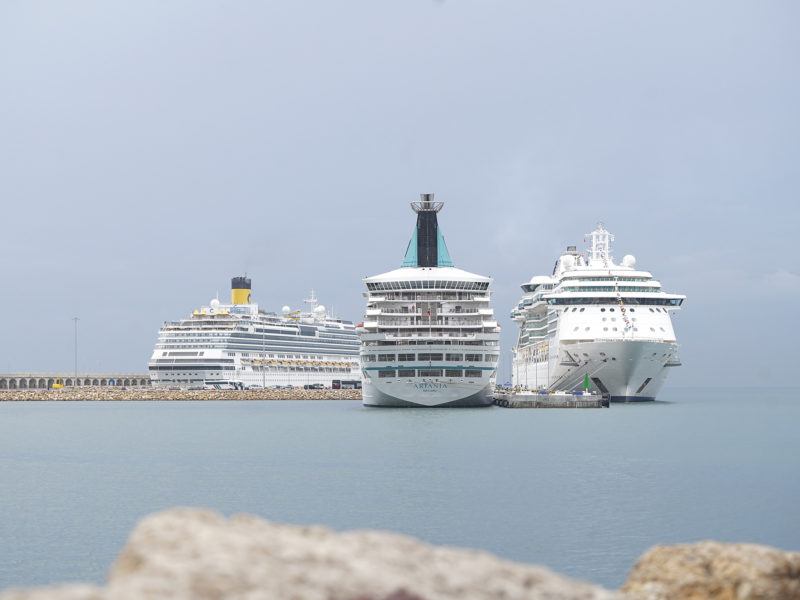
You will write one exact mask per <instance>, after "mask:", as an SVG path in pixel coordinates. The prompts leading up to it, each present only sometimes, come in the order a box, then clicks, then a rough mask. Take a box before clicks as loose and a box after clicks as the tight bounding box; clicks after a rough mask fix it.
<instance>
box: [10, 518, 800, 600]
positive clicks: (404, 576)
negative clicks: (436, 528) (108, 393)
mask: <svg viewBox="0 0 800 600" xmlns="http://www.w3.org/2000/svg"><path fill="white" fill-rule="evenodd" d="M698 556H702V557H703V558H702V559H698V558H697V557H698ZM723 556H724V557H726V558H724V559H722V558H721V557H723ZM681 557H683V558H681ZM715 560H721V562H720V563H719V564H718V565H717V566H716V567H713V566H712V567H711V568H707V566H708V565H709V564H713V563H714V561H715ZM704 561H710V562H704ZM754 563H755V564H756V566H755V567H754V566H753V565H754ZM723 565H724V566H723ZM665 569H666V570H667V571H668V572H669V576H667V577H665V576H664V571H665ZM631 578H632V579H631V580H629V581H628V583H626V585H625V587H624V588H623V589H622V590H621V591H609V590H605V589H603V588H600V587H597V586H594V585H591V584H587V583H583V582H579V581H575V580H572V579H568V578H566V577H563V576H561V575H558V574H556V573H553V572H552V571H549V570H548V569H545V568H543V567H539V566H534V565H521V564H516V563H513V562H510V561H507V560H501V559H499V558H497V557H495V556H492V555H490V554H487V553H484V552H477V551H473V550H463V549H456V548H444V547H436V546H431V545H429V544H425V543H422V542H420V541H417V540H415V539H413V538H410V537H407V536H403V535H398V534H393V533H382V532H376V531H352V532H345V533H336V532H333V531H331V530H329V529H326V528H324V527H298V526H292V525H281V524H276V523H271V522H268V521H265V520H263V519H259V518H257V517H252V516H234V517H232V518H230V519H226V518H224V517H222V516H221V515H218V514H216V513H214V512H210V511H206V510H200V509H187V508H184V509H173V510H170V511H166V512H163V513H158V514H155V515H151V516H149V517H147V518H145V519H144V520H143V521H142V522H141V523H139V525H138V526H137V527H136V529H135V530H134V531H133V533H132V535H131V536H130V538H129V540H128V542H127V544H126V545H125V547H124V549H123V550H122V553H121V554H120V556H119V558H118V559H117V560H116V562H115V563H114V565H113V566H112V568H111V570H110V573H109V578H108V583H107V585H106V586H105V587H102V588H101V587H95V586H91V585H84V584H71V585H62V586H54V587H48V588H38V589H30V590H9V591H6V592H5V593H0V600H44V599H52V600H134V599H161V598H168V599H175V600H178V599H180V600H183V599H186V600H189V599H193V600H212V599H214V600H217V599H223V598H225V599H242V600H244V599H247V600H261V599H264V600H266V599H272V598H275V599H304V600H306V599H307V600H448V599H455V598H458V599H462V600H470V599H475V600H489V599H501V598H502V599H505V600H513V599H523V598H524V599H527V600H537V599H540V600H544V599H548V600H568V599H569V600H578V599H580V600H604V599H611V598H618V599H624V598H629V599H643V598H649V599H653V600H661V599H662V598H664V599H666V598H680V599H684V598H686V599H688V598H697V599H699V598H715V599H719V600H722V599H729V598H730V599H734V598H736V599H740V600H744V599H749V598H753V599H755V598H769V599H772V598H774V599H778V598H780V599H790V600H791V599H793V598H800V595H798V594H799V592H798V587H797V586H798V582H800V556H798V553H785V552H780V551H778V550H774V549H771V548H764V547H761V546H750V545H741V546H736V545H724V544H714V543H703V544H695V545H692V546H676V547H674V548H672V549H671V552H669V551H667V553H666V554H665V553H664V549H662V548H656V549H654V550H652V551H650V552H649V553H648V554H645V556H644V557H643V558H642V559H640V561H639V562H638V563H637V564H636V567H635V568H634V570H633V572H632V574H631ZM687 578H691V580H692V582H693V583H692V586H690V587H681V585H680V583H681V582H683V581H685V580H686V579H687ZM722 582H736V584H735V586H734V587H731V585H733V584H732V583H730V584H729V583H722ZM648 583H653V585H652V586H650V587H648ZM673 584H675V585H673Z"/></svg>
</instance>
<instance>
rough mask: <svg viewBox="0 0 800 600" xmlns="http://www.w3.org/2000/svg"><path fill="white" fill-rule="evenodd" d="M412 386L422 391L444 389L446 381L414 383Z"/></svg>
mask: <svg viewBox="0 0 800 600" xmlns="http://www.w3.org/2000/svg"><path fill="white" fill-rule="evenodd" d="M414 387H415V388H416V389H418V390H422V391H423V392H432V391H434V390H446V389H447V384H446V383H415V384H414Z"/></svg>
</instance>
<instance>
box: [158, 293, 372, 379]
mask: <svg viewBox="0 0 800 600" xmlns="http://www.w3.org/2000/svg"><path fill="white" fill-rule="evenodd" d="M232 287H233V290H232V300H231V303H230V304H221V303H220V302H219V300H216V299H215V300H212V301H211V302H210V303H209V305H208V306H203V307H201V308H199V309H197V310H195V311H194V312H193V313H192V314H191V315H190V316H189V317H187V318H185V319H181V320H178V321H167V322H165V323H164V326H163V327H162V328H161V330H160V331H159V332H158V341H157V343H156V346H155V349H154V350H153V355H152V357H151V358H150V362H149V369H150V378H151V380H152V383H153V385H154V386H156V387H184V388H185V387H203V386H205V387H229V386H230V385H233V386H235V387H237V388H239V387H242V388H259V387H271V386H304V385H310V384H322V385H324V386H326V387H330V386H331V385H332V384H333V382H334V381H346V382H353V381H356V380H358V378H359V370H358V337H357V336H356V333H355V325H354V324H353V323H352V322H350V321H344V320H341V319H337V318H334V317H332V316H331V315H329V314H328V313H327V311H326V310H325V307H324V306H321V305H319V304H318V303H317V299H316V297H315V295H314V293H313V291H312V293H311V297H310V298H309V299H308V300H306V303H307V304H309V308H308V310H305V311H292V310H291V309H289V307H287V306H285V307H283V314H280V315H279V314H277V313H273V312H266V311H264V310H261V309H260V308H259V306H258V304H254V303H251V302H250V280H249V279H247V278H244V277H236V278H234V279H233V286H232Z"/></svg>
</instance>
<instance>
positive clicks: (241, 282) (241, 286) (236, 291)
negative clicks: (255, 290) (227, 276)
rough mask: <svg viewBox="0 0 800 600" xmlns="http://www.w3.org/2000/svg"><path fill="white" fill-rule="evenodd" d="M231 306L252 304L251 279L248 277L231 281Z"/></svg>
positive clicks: (235, 278)
mask: <svg viewBox="0 0 800 600" xmlns="http://www.w3.org/2000/svg"><path fill="white" fill-rule="evenodd" d="M231 304H250V279H248V278H247V277H234V278H233V279H231Z"/></svg>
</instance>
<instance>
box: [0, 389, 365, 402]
mask: <svg viewBox="0 0 800 600" xmlns="http://www.w3.org/2000/svg"><path fill="white" fill-rule="evenodd" d="M159 400H177V401H180V400H361V390H304V389H302V388H300V389H298V388H295V389H289V390H159V389H155V388H138V389H127V390H122V389H114V388H107V387H95V388H91V387H81V388H63V389H60V390H4V391H0V402H3V401H5V402H80V401H101V402H105V401H159Z"/></svg>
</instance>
